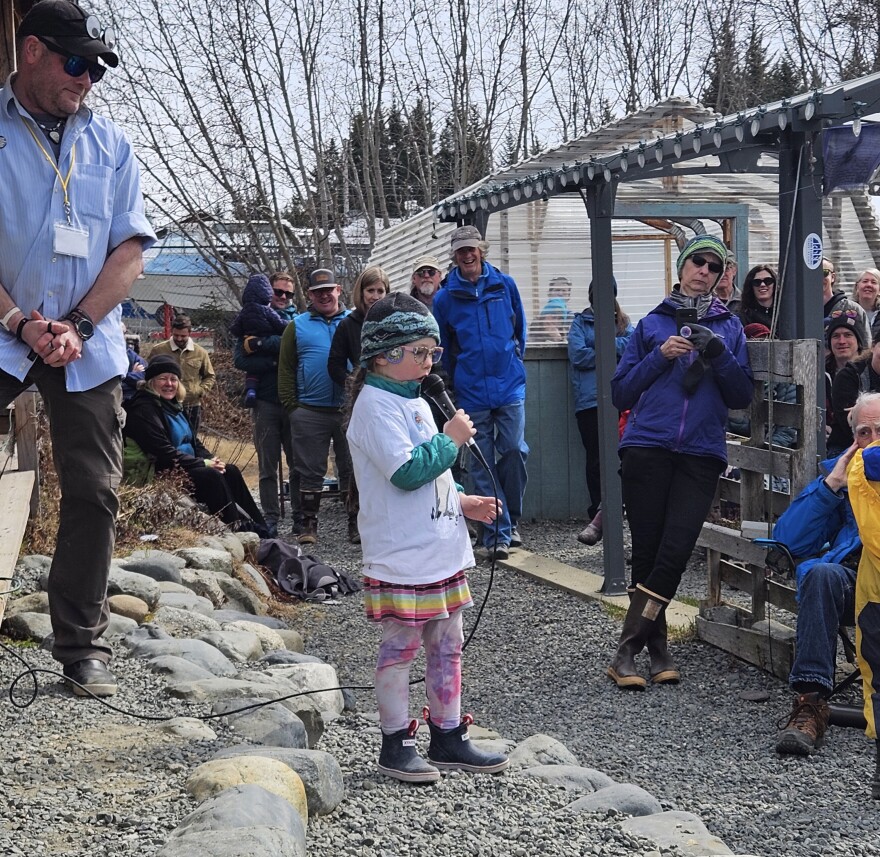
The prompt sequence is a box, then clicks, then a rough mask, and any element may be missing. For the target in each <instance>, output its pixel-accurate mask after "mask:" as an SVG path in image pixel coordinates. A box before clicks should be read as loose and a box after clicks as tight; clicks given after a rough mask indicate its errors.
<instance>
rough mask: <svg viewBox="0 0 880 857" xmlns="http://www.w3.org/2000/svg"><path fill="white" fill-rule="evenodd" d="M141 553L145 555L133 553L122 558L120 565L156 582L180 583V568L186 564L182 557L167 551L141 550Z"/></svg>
mask: <svg viewBox="0 0 880 857" xmlns="http://www.w3.org/2000/svg"><path fill="white" fill-rule="evenodd" d="M139 553H143V554H145V555H144V556H138V555H136V554H132V555H131V556H130V557H127V558H126V559H123V560H120V561H119V565H120V566H121V567H122V568H124V569H125V570H126V571H133V572H136V573H137V574H143V575H144V576H146V577H149V578H151V579H153V580H155V581H156V582H160V581H167V582H169V583H180V570H181V568H183V566H184V562H183V560H182V559H181V558H180V557H177V556H174V554H170V553H166V552H165V551H141V552H139Z"/></svg>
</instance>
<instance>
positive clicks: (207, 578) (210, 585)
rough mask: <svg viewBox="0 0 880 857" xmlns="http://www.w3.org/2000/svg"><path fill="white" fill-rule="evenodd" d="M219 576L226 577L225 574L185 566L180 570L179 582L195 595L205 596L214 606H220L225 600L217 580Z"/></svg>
mask: <svg viewBox="0 0 880 857" xmlns="http://www.w3.org/2000/svg"><path fill="white" fill-rule="evenodd" d="M219 577H226V575H222V574H220V575H218V574H215V573H214V572H213V571H205V570H204V569H203V568H185V569H183V571H181V572H180V582H181V583H182V584H183V585H184V586H185V587H186V588H187V589H190V590H192V591H193V592H195V594H196V595H201V596H202V598H207V599H208V601H210V602H211V604H212V605H213V606H214V607H222V606H223V602H224V601H225V600H226V596H225V595H224V594H223V589H222V588H221V586H220V582H219V580H218V578H219Z"/></svg>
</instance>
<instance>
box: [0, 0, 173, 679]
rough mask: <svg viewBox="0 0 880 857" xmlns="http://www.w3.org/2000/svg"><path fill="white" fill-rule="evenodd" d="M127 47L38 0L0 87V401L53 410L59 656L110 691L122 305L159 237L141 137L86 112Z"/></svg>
mask: <svg viewBox="0 0 880 857" xmlns="http://www.w3.org/2000/svg"><path fill="white" fill-rule="evenodd" d="M114 41H115V37H114V34H113V32H112V30H110V29H108V28H105V27H103V26H102V25H101V23H100V22H99V21H98V20H97V19H96V18H95V17H94V16H92V15H89V14H88V13H87V12H86V11H84V10H83V9H82V8H80V7H79V6H77V5H76V4H74V3H72V2H69V0H41V2H38V3H36V4H35V5H34V6H33V7H32V8H31V10H30V12H28V14H27V15H26V16H25V17H24V19H23V20H22V22H21V25H20V26H19V28H18V32H17V34H16V64H17V71H16V72H14V73H13V74H12V75H11V76H10V77H9V79H8V80H7V81H6V82H5V84H4V86H3V88H2V89H0V328H2V330H0V404H3V405H5V404H6V403H8V402H9V401H11V400H12V399H13V398H14V397H15V396H17V395H18V394H19V393H20V392H22V391H23V390H25V389H27V387H29V386H30V385H31V384H35V385H36V386H37V388H38V389H39V391H40V393H41V394H42V397H43V401H44V402H45V404H46V410H47V412H48V414H49V420H50V427H51V436H52V453H53V457H54V462H55V468H56V470H57V472H58V478H59V482H60V485H61V509H60V526H59V529H58V536H57V541H56V549H55V555H54V557H53V559H52V567H51V571H50V574H49V609H50V614H51V618H52V629H53V631H54V635H55V636H54V645H53V649H52V654H53V656H54V657H55V658H56V659H57V660H58V661H60V662H61V663H62V664H63V665H64V675H65V677H66V679H67V683H68V684H69V685H70V686H71V687H72V688H73V691H74V693H76V694H78V695H85V694H86V692H87V691H89V692H91V693H93V694H95V695H97V696H110V695H112V694H113V693H115V692H116V679H115V678H114V677H113V674H112V673H111V672H110V671H109V670H108V669H107V664H108V662H109V660H110V655H111V650H110V647H109V646H108V645H106V644H105V643H104V642H103V641H102V640H101V636H102V635H103V633H104V631H105V630H106V628H107V624H108V621H109V609H108V606H107V579H108V574H109V568H110V560H111V557H112V555H113V545H114V540H115V520H116V513H117V510H118V501H117V497H116V487H117V485H118V484H119V480H120V478H121V475H122V432H121V426H122V423H123V422H124V415H123V412H122V409H121V399H122V396H121V389H120V384H119V379H120V378H121V377H122V376H124V375H125V373H126V371H127V368H128V360H127V356H126V352H125V342H124V340H123V337H122V332H121V327H120V320H121V312H120V308H119V304H120V301H122V299H123V298H125V297H126V296H127V294H128V290H129V288H130V286H131V284H132V282H134V279H135V278H136V277H137V276H138V274H139V273H140V272H141V270H142V268H143V251H144V249H145V248H147V247H149V246H150V245H151V244H152V243H153V242H154V241H155V238H156V236H155V234H154V233H153V230H152V228H151V227H150V224H149V223H148V222H147V219H146V217H145V216H144V206H143V199H142V197H141V192H140V176H139V173H138V168H137V163H136V161H135V158H134V155H133V153H132V150H131V146H130V144H129V142H128V141H127V140H126V138H125V136H124V134H123V133H122V131H121V130H120V129H119V128H117V127H116V126H115V125H114V124H113V123H112V122H110V121H108V120H106V119H103V118H101V117H99V116H95V115H94V114H93V113H92V111H91V110H89V109H88V108H87V107H85V106H84V101H85V98H86V96H87V95H88V93H89V90H90V89H91V88H92V85H93V84H95V83H97V82H98V81H99V80H100V79H101V77H102V76H103V75H104V72H105V71H106V69H107V67H108V66H109V67H111V68H115V67H116V66H117V65H118V64H119V58H118V57H117V55H116V53H115V52H114V50H113V44H114ZM83 688H85V689H86V690H84V689H83Z"/></svg>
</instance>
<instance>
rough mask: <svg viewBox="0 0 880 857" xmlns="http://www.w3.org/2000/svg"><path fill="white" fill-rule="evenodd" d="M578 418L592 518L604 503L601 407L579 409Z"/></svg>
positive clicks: (588, 515) (588, 514)
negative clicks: (601, 457) (600, 459)
mask: <svg viewBox="0 0 880 857" xmlns="http://www.w3.org/2000/svg"><path fill="white" fill-rule="evenodd" d="M574 418H575V419H576V420H577V424H578V430H579V431H580V433H581V443H582V444H583V445H584V452H585V453H586V457H587V467H586V471H587V490H588V491H589V492H590V507H589V509H587V518H589V519H590V520H592V519H593V518H594V517H595V516H596V512H598V511H599V506H600V505H601V503H602V477H601V475H600V473H599V409H598V408H585V409H584V410H582V411H578V412H577V413H576V414H575V415H574Z"/></svg>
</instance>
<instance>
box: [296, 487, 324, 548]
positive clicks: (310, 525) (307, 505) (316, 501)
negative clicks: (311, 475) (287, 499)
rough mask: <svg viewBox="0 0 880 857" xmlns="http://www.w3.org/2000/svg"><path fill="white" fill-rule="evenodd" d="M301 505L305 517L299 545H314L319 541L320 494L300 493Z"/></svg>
mask: <svg viewBox="0 0 880 857" xmlns="http://www.w3.org/2000/svg"><path fill="white" fill-rule="evenodd" d="M299 504H300V509H301V510H302V516H303V522H302V532H300V534H299V543H300V544H301V545H313V544H315V543H316V542H317V541H318V510H319V509H320V508H321V494H320V492H319V491H300V493H299Z"/></svg>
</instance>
